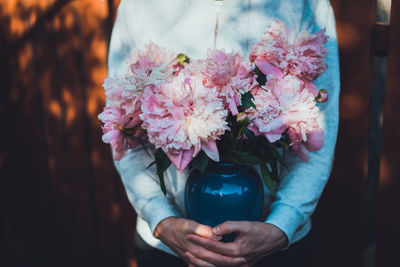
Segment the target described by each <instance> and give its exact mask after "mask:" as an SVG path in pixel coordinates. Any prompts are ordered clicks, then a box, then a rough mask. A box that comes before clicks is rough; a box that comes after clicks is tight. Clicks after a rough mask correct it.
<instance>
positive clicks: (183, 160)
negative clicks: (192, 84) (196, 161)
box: [166, 148, 194, 172]
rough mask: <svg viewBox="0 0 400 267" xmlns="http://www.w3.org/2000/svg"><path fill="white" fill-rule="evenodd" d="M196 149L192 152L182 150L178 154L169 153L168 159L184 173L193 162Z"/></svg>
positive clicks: (191, 150)
mask: <svg viewBox="0 0 400 267" xmlns="http://www.w3.org/2000/svg"><path fill="white" fill-rule="evenodd" d="M193 153H194V148H192V149H190V150H180V151H178V153H176V151H174V152H167V153H166V154H167V156H168V158H169V159H170V160H171V162H172V164H174V166H175V167H176V168H177V169H178V170H179V171H180V172H183V171H184V170H185V169H186V167H187V166H188V165H189V163H190V162H191V161H192V160H193Z"/></svg>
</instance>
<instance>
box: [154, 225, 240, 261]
mask: <svg viewBox="0 0 400 267" xmlns="http://www.w3.org/2000/svg"><path fill="white" fill-rule="evenodd" d="M189 234H196V235H199V236H201V237H205V238H209V239H215V240H218V239H219V238H218V237H216V236H215V235H214V234H213V231H212V228H211V227H209V226H207V225H202V224H199V223H197V222H195V221H192V220H187V219H182V218H176V217H168V218H165V219H164V220H162V221H161V222H160V223H159V224H158V225H157V227H156V229H155V230H154V236H155V237H156V238H158V239H160V240H161V241H162V242H163V243H164V244H166V245H167V246H168V247H169V248H171V249H172V250H173V251H174V252H175V253H177V254H178V255H179V256H180V257H181V258H182V259H183V260H184V261H185V262H187V263H188V264H189V266H190V265H192V266H193V265H195V266H200V267H203V266H204V267H208V266H215V265H218V266H240V265H243V264H246V260H245V258H242V257H239V258H233V257H229V256H224V255H221V254H218V253H215V252H212V251H210V250H208V249H206V248H204V247H202V246H200V245H197V244H195V243H193V242H191V241H189V240H188V239H187V235H189Z"/></svg>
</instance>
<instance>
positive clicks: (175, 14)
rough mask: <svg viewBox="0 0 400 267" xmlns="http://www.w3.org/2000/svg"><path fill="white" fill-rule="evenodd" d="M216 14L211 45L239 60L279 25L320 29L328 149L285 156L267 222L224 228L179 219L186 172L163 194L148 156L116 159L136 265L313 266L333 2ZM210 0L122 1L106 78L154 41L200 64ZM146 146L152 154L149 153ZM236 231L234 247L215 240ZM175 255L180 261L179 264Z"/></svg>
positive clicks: (230, 7)
mask: <svg viewBox="0 0 400 267" xmlns="http://www.w3.org/2000/svg"><path fill="white" fill-rule="evenodd" d="M223 2H224V4H223V6H222V8H221V10H220V14H219V25H218V39H217V48H219V49H224V50H225V51H231V50H234V51H238V52H240V53H241V54H242V55H244V56H245V57H246V56H248V55H249V53H250V51H251V46H252V44H254V43H255V42H256V41H257V40H259V39H260V37H261V36H262V34H263V32H264V30H265V29H266V27H267V26H268V25H269V23H270V22H272V21H273V20H276V19H280V20H281V21H283V22H284V23H285V24H286V25H288V26H289V27H296V29H297V30H298V31H300V30H308V31H310V32H312V33H314V32H316V31H318V30H320V29H325V30H326V34H327V35H328V37H329V39H328V42H327V44H326V47H327V48H328V51H329V55H328V58H327V64H328V68H327V70H326V72H325V73H324V74H323V75H322V76H321V77H320V78H318V80H316V82H315V84H316V85H317V87H318V88H325V89H327V91H328V92H329V101H328V102H326V103H323V104H321V105H320V106H319V107H320V110H321V113H322V116H321V120H320V124H321V125H322V128H323V130H324V132H325V145H324V147H323V148H322V149H321V150H320V151H318V152H313V153H311V155H310V160H309V161H308V162H301V161H300V160H299V159H298V158H297V157H295V156H293V155H288V157H287V162H288V165H289V170H290V171H286V170H283V171H282V173H281V175H280V183H279V187H278V189H277V192H276V196H275V197H272V196H271V194H270V193H269V192H268V191H266V192H265V208H266V210H267V211H268V213H267V216H266V220H265V222H235V221H230V222H225V223H222V224H221V225H219V226H217V227H214V228H211V227H209V226H206V225H200V224H198V223H196V222H194V221H191V220H188V219H185V213H184V197H183V196H184V187H185V182H186V178H187V175H188V173H187V171H184V172H183V173H180V172H179V171H178V170H177V169H176V168H175V167H173V166H171V167H170V168H169V169H168V170H167V171H166V173H165V183H166V188H167V191H168V194H167V196H164V194H163V193H162V191H161V190H160V185H159V181H158V177H157V176H156V174H155V173H156V172H155V169H154V167H151V168H147V166H148V165H149V164H150V163H151V162H152V161H153V157H152V155H151V154H148V153H146V149H144V148H143V147H142V146H139V147H137V148H135V149H130V150H129V151H128V152H127V154H126V155H125V156H124V157H123V158H122V159H121V160H120V161H115V166H116V169H117V170H118V172H119V174H120V176H121V179H122V181H123V184H124V186H125V189H126V193H127V196H128V199H129V201H130V202H131V203H132V205H133V207H134V209H135V211H136V212H137V214H138V218H137V223H136V230H137V232H136V236H135V249H136V255H137V260H138V266H161V265H162V266H185V265H187V264H190V265H191V266H194V265H195V266H216V265H218V266H220V265H221V266H250V265H254V264H258V265H259V266H295V265H296V266H310V265H311V264H310V259H311V251H312V245H311V244H312V242H311V240H312V236H311V234H309V233H310V230H311V218H310V217H311V215H312V213H313V211H314V209H315V207H316V205H317V203H318V200H319V198H320V195H321V193H322V191H323V188H324V186H325V184H326V182H327V180H328V178H329V175H330V172H331V167H332V162H333V155H334V147H335V143H336V136H337V128H338V99H339V88H340V80H339V60H338V48H337V37H336V29H335V18H334V14H333V10H332V7H331V5H330V3H329V0H287V1H280V0H245V1H243V0H225V1H223ZM215 10H216V7H215V0H201V1H195V0H168V1H157V0H122V1H121V3H120V5H119V7H118V13H117V17H116V21H115V25H114V28H113V31H112V37H111V42H110V50H109V63H108V64H109V75H110V76H113V75H123V74H124V73H125V72H126V71H127V60H126V59H128V58H129V56H130V53H131V51H132V49H135V48H138V49H140V48H143V47H144V46H145V45H146V44H147V43H149V42H150V41H151V42H153V43H155V44H157V45H159V46H162V47H166V48H168V49H170V50H172V51H175V52H177V53H185V54H186V55H189V57H197V58H205V57H206V53H207V49H208V48H212V47H213V43H214V32H215V22H216V11H215ZM148 149H151V147H148ZM231 232H235V233H238V237H237V238H236V240H235V241H234V242H231V243H223V242H220V241H219V239H220V237H221V236H222V235H224V234H228V233H231ZM176 256H179V257H176Z"/></svg>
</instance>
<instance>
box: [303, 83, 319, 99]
mask: <svg viewBox="0 0 400 267" xmlns="http://www.w3.org/2000/svg"><path fill="white" fill-rule="evenodd" d="M305 87H306V88H307V89H308V90H309V91H310V92H311V93H312V94H313V95H314V96H315V97H317V96H318V93H319V91H318V88H317V86H315V84H314V83H313V82H306V83H305Z"/></svg>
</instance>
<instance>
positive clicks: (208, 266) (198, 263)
mask: <svg viewBox="0 0 400 267" xmlns="http://www.w3.org/2000/svg"><path fill="white" fill-rule="evenodd" d="M185 256H186V257H187V258H188V259H189V260H190V262H191V263H193V264H194V265H195V266H199V267H214V266H215V265H213V264H211V263H208V262H206V261H203V260H201V259H198V258H196V257H195V256H194V255H193V254H192V253H190V252H189V251H188V252H186V253H185ZM189 266H190V265H189Z"/></svg>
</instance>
